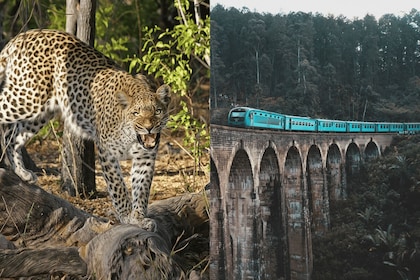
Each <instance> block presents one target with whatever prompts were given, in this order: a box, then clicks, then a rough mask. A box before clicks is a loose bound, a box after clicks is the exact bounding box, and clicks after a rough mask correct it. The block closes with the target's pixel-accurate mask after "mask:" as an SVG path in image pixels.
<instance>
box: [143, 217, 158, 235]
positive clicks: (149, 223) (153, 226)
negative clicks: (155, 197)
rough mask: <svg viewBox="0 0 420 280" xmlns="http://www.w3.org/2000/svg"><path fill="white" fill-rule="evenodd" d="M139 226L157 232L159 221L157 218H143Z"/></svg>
mask: <svg viewBox="0 0 420 280" xmlns="http://www.w3.org/2000/svg"><path fill="white" fill-rule="evenodd" d="M139 226H140V227H141V228H142V229H144V230H147V231H150V232H156V230H157V223H156V221H155V220H153V219H150V218H143V219H142V220H141V221H140V222H139Z"/></svg>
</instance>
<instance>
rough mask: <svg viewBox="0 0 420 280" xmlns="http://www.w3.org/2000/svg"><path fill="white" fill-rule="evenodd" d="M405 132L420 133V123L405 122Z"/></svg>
mask: <svg viewBox="0 0 420 280" xmlns="http://www.w3.org/2000/svg"><path fill="white" fill-rule="evenodd" d="M403 132H406V133H409V134H415V133H420V123H404V129H403Z"/></svg>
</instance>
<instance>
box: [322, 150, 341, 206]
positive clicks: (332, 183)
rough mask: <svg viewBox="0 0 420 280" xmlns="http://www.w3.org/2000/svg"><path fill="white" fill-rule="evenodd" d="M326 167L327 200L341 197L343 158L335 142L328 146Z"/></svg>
mask: <svg viewBox="0 0 420 280" xmlns="http://www.w3.org/2000/svg"><path fill="white" fill-rule="evenodd" d="M326 167H327V168H326V173H327V174H326V175H327V176H326V177H327V190H328V197H329V201H331V200H338V199H341V198H343V196H344V190H343V185H342V177H343V174H342V171H343V168H342V167H343V159H342V157H341V153H340V149H339V148H338V145H337V144H335V143H333V144H331V145H330V146H329V148H328V153H327V163H326Z"/></svg>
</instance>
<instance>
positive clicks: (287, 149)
mask: <svg viewBox="0 0 420 280" xmlns="http://www.w3.org/2000/svg"><path fill="white" fill-rule="evenodd" d="M393 136H394V134H361V133H360V134H356V133H354V134H341V133H303V132H301V133H300V132H280V131H268V130H253V129H244V128H232V127H226V126H220V125H212V126H211V178H210V179H211V186H210V188H211V191H210V193H211V197H210V203H211V208H210V209H211V213H210V221H211V235H210V248H211V249H210V255H211V258H212V262H211V267H210V277H211V279H310V278H311V272H312V263H313V259H312V258H313V257H312V236H314V235H317V234H323V232H325V231H327V230H328V228H329V224H330V220H329V203H330V201H333V200H340V199H345V198H346V194H347V178H350V177H351V176H355V175H357V170H358V168H359V167H360V164H362V163H363V162H365V161H368V160H369V159H371V158H375V157H378V156H380V155H381V154H382V152H383V151H384V149H385V148H386V147H388V146H389V145H390V143H391V141H392V137H393Z"/></svg>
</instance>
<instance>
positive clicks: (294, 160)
mask: <svg viewBox="0 0 420 280" xmlns="http://www.w3.org/2000/svg"><path fill="white" fill-rule="evenodd" d="M283 178H284V180H283V186H284V194H285V201H286V209H287V210H286V213H287V214H286V215H287V218H286V219H287V225H286V229H287V236H288V247H289V265H290V269H291V271H290V273H291V274H297V275H299V274H302V273H304V272H305V271H307V270H308V269H307V267H306V266H305V265H306V264H307V263H308V260H307V254H306V252H307V249H308V248H307V241H308V237H307V234H306V228H305V208H306V207H305V205H304V203H305V200H304V189H303V187H304V182H303V168H302V159H301V155H300V152H299V150H298V149H297V147H296V146H292V147H290V148H289V150H288V151H287V155H286V161H285V164H284V176H283Z"/></svg>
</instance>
